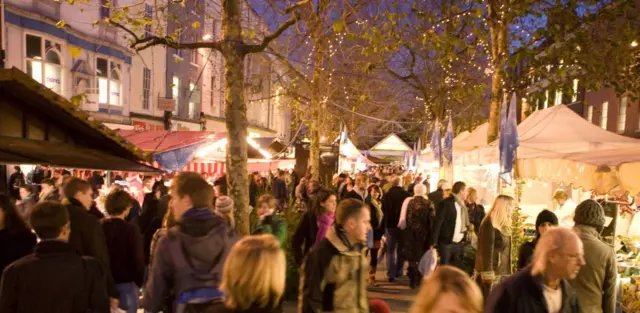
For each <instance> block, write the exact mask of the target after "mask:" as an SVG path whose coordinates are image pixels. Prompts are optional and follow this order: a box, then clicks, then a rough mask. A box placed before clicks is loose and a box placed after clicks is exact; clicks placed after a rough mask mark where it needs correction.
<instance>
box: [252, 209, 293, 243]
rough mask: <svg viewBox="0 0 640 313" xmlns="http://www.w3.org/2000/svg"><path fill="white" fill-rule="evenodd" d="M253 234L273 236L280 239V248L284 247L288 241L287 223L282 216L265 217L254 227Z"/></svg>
mask: <svg viewBox="0 0 640 313" xmlns="http://www.w3.org/2000/svg"><path fill="white" fill-rule="evenodd" d="M251 234H253V235H259V234H271V235H273V236H274V237H276V239H278V242H280V246H281V247H282V246H284V243H285V241H286V240H287V221H285V220H284V219H283V218H282V217H281V216H278V215H275V214H269V215H267V216H264V217H263V218H262V219H261V220H260V221H259V222H258V223H257V224H256V225H255V226H254V227H253V231H251Z"/></svg>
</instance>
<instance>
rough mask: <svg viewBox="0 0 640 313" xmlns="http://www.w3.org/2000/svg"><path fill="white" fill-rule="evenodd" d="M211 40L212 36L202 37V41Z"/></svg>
mask: <svg viewBox="0 0 640 313" xmlns="http://www.w3.org/2000/svg"><path fill="white" fill-rule="evenodd" d="M211 38H213V36H212V35H211V34H206V35H204V36H202V40H209V39H211Z"/></svg>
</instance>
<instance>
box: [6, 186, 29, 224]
mask: <svg viewBox="0 0 640 313" xmlns="http://www.w3.org/2000/svg"><path fill="white" fill-rule="evenodd" d="M0 210H2V211H3V212H4V228H5V229H6V230H7V231H8V232H10V233H17V232H20V231H24V230H29V226H27V223H26V222H25V221H24V220H23V219H22V217H21V216H20V215H19V214H18V208H17V207H16V205H15V203H14V202H13V200H12V199H11V198H9V197H8V196H6V195H0Z"/></svg>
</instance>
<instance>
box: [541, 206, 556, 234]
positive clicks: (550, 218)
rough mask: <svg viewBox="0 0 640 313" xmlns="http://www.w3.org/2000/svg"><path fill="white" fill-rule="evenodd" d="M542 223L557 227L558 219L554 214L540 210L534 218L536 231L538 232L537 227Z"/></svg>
mask: <svg viewBox="0 0 640 313" xmlns="http://www.w3.org/2000/svg"><path fill="white" fill-rule="evenodd" d="M544 223H551V225H553V226H558V217H557V216H556V214H555V213H553V212H551V211H549V210H542V212H540V214H538V217H537V218H536V231H537V230H538V227H540V225H542V224H544Z"/></svg>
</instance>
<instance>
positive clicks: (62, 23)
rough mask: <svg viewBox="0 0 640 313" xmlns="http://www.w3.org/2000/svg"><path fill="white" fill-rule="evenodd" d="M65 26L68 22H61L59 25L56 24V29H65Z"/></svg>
mask: <svg viewBox="0 0 640 313" xmlns="http://www.w3.org/2000/svg"><path fill="white" fill-rule="evenodd" d="M65 25H67V22H65V21H64V20H60V21H58V23H56V27H58V28H63V27H64V26H65Z"/></svg>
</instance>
